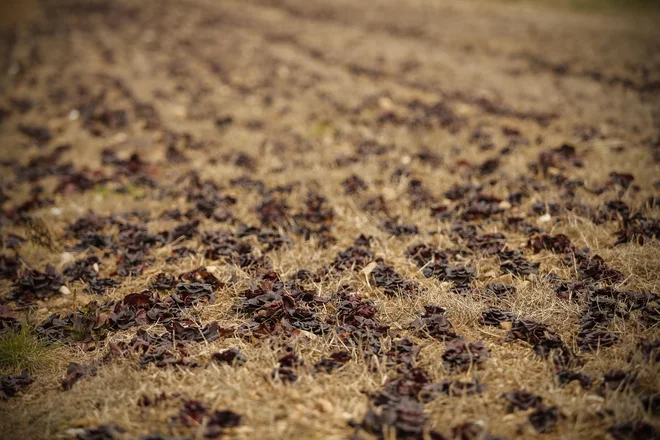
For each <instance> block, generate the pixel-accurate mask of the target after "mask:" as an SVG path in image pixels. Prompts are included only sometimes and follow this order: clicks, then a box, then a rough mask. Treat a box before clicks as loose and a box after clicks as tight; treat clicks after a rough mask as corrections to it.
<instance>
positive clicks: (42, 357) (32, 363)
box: [0, 325, 52, 372]
mask: <svg viewBox="0 0 660 440" xmlns="http://www.w3.org/2000/svg"><path fill="white" fill-rule="evenodd" d="M51 349H52V347H51V346H50V345H48V344H47V343H46V342H45V341H43V340H42V339H38V338H37V337H36V336H35V335H34V332H33V331H32V328H31V327H29V326H27V325H23V326H21V328H20V329H12V330H9V331H7V332H5V333H4V334H2V335H0V368H2V369H6V370H10V371H16V372H18V371H24V370H28V371H34V370H35V369H37V368H40V367H43V366H45V365H47V364H48V363H49V361H50V356H49V355H50V352H51Z"/></svg>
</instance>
